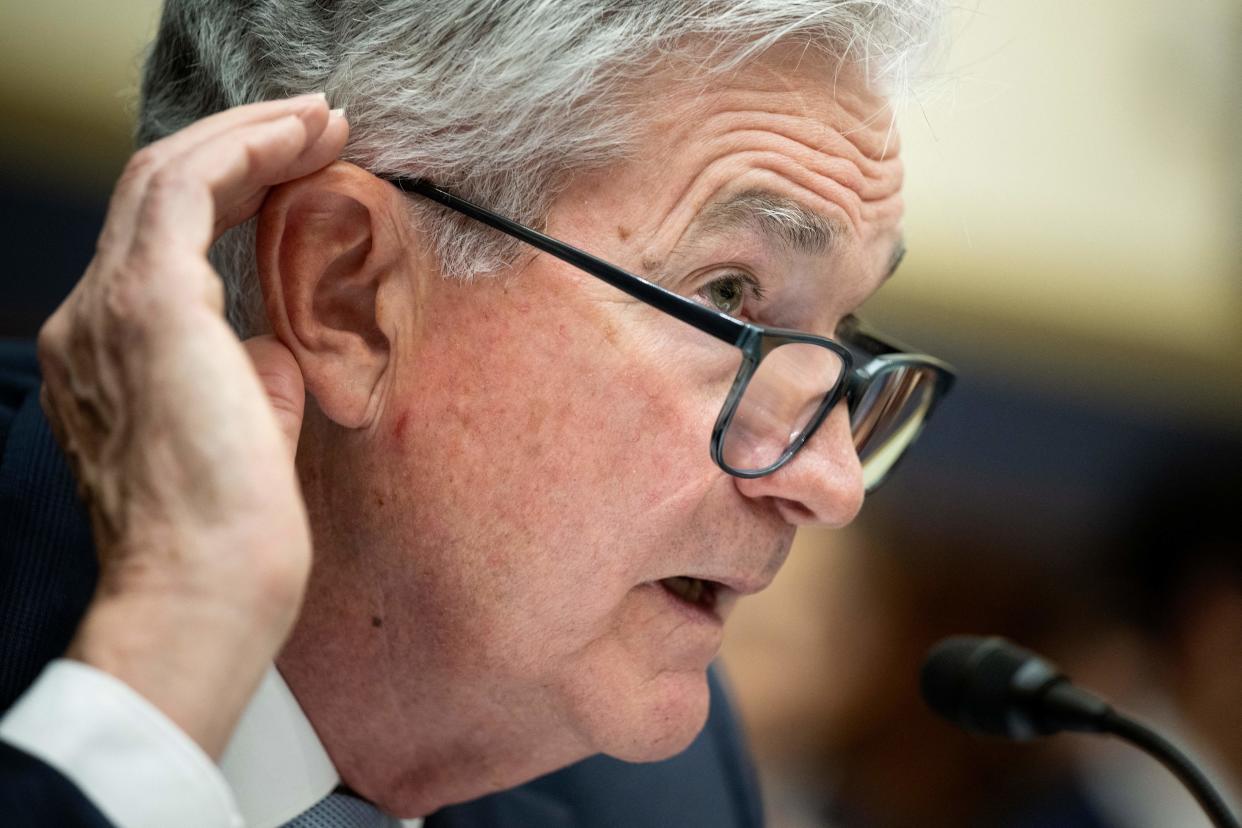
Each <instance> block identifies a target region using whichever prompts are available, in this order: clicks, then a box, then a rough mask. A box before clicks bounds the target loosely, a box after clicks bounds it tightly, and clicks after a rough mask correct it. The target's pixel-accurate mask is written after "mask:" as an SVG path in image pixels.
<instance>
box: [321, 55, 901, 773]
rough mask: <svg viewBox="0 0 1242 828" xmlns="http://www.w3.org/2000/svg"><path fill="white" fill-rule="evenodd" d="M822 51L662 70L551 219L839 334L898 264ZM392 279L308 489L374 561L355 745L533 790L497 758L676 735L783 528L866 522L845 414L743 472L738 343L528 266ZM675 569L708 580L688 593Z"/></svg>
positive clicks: (866, 135) (886, 150) (878, 189)
mask: <svg viewBox="0 0 1242 828" xmlns="http://www.w3.org/2000/svg"><path fill="white" fill-rule="evenodd" d="M836 68H837V67H836V66H835V64H833V65H829V64H826V63H821V62H819V61H817V60H815V59H813V58H811V57H810V56H807V55H803V54H802V52H801V50H791V51H788V52H776V53H773V54H772V55H771V56H770V57H768V58H766V59H765V60H764V61H763V62H762V63H759V64H756V65H752V66H750V67H749V68H747V69H746V70H744V71H742V72H740V73H738V74H737V75H736V76H734V77H732V78H730V79H728V80H727V81H724V82H718V83H716V84H714V85H713V87H712V88H711V89H710V90H709V91H708V92H707V93H702V92H700V91H696V90H691V91H679V90H678V88H677V87H676V86H675V85H674V84H672V83H668V84H665V85H662V86H659V87H658V88H653V89H652V90H651V93H650V94H649V95H647V96H645V97H644V99H645V100H648V101H650V102H651V109H652V111H653V113H657V112H658V113H660V114H658V115H657V116H656V123H655V124H654V126H653V128H652V129H651V131H650V132H649V133H648V134H647V135H646V137H645V138H644V140H643V141H642V143H641V144H640V146H639V149H638V151H637V152H636V153H635V154H634V156H633V157H632V159H631V160H629V161H627V162H626V163H623V164H618V165H614V166H612V167H609V168H608V169H606V170H603V171H600V172H598V173H595V174H590V175H585V176H581V177H579V178H577V179H575V180H574V181H573V182H572V183H571V185H570V186H569V188H568V189H567V190H565V191H564V192H563V193H562V194H561V195H560V196H559V198H558V199H557V201H556V203H555V205H554V208H553V210H552V212H551V215H550V217H549V221H548V224H547V228H546V230H547V232H548V233H549V234H550V235H552V236H555V237H557V238H560V239H563V240H565V241H567V242H569V243H570V244H573V245H575V246H578V247H580V248H583V249H585V250H588V251H590V252H592V253H594V254H596V255H598V256H600V257H602V258H604V259H606V260H609V261H611V262H613V263H615V264H617V265H619V266H621V267H623V268H626V269H627V270H630V271H631V272H635V273H638V274H641V275H646V276H648V277H650V278H653V279H656V280H658V281H660V282H661V283H663V284H664V285H665V286H666V287H668V288H670V289H672V290H674V291H676V292H678V293H681V294H682V295H685V296H688V297H692V298H694V299H696V300H698V301H702V302H704V303H708V304H714V305H716V306H717V307H724V308H725V309H728V310H730V311H733V312H736V313H737V314H738V315H741V316H744V317H747V318H750V319H753V320H755V321H759V322H762V323H766V324H771V325H777V326H781V327H789V328H798V329H802V330H806V331H811V332H814V333H818V334H823V335H827V336H831V335H833V332H834V330H835V328H836V326H837V324H838V323H839V322H840V320H841V319H842V318H843V317H844V316H845V315H847V314H849V313H851V312H853V311H855V310H856V309H857V308H858V306H859V305H860V304H861V303H862V302H863V301H864V300H865V299H866V298H867V297H868V296H869V295H870V294H871V293H873V292H874V291H875V290H876V288H877V287H878V286H879V284H880V283H881V281H882V280H883V278H884V276H885V275H886V273H887V272H888V269H889V265H890V263H891V260H892V257H893V254H894V249H895V247H896V246H897V245H898V243H899V222H900V216H901V202H900V198H899V195H898V192H899V188H900V183H901V166H900V163H899V162H898V160H897V159H896V137H895V135H894V134H893V132H892V130H891V119H890V116H889V114H888V111H887V109H885V108H884V105H883V102H882V101H881V100H880V99H877V98H874V97H871V96H869V95H865V94H862V93H861V92H860V90H859V87H858V86H857V85H855V84H853V83H851V82H850V81H849V79H848V77H847V76H846V75H845V74H840V75H838V74H837V73H836ZM780 200H788V201H790V202H792V203H793V204H794V205H796V206H797V207H799V208H801V209H802V210H805V211H809V212H811V213H814V214H817V215H819V216H820V217H822V219H823V221H824V223H826V224H828V225H830V226H831V227H832V228H833V229H834V233H833V238H832V241H831V244H828V245H822V244H821V245H818V246H816V245H803V246H798V245H794V244H790V243H789V242H788V240H787V239H786V240H783V239H781V238H779V237H778V236H777V235H776V234H773V233H769V232H766V231H765V230H764V227H765V225H764V224H763V222H761V221H756V220H753V209H755V206H756V205H762V204H765V203H771V204H775V205H777V206H778V207H779V206H780ZM748 211H750V213H748ZM409 282H410V284H409V292H410V295H411V296H412V297H417V298H416V299H411V303H410V305H411V307H415V306H416V307H417V312H416V313H411V314H410V315H409V320H408V323H403V322H398V323H397V331H398V333H397V335H396V336H395V337H394V338H393V342H392V350H391V368H390V370H389V377H388V379H387V383H388V384H387V386H386V387H385V388H384V391H383V396H382V399H381V401H380V406H381V410H380V413H379V416H378V418H377V420H376V425H375V427H373V428H372V429H370V430H369V431H368V433H367V434H366V435H365V437H363V438H358V439H357V440H356V442H355V443H354V444H353V445H352V446H351V451H353V452H354V453H355V454H356V455H357V456H360V457H364V458H365V460H362V461H358V462H356V463H355V464H354V466H353V467H352V468H353V469H354V472H353V473H352V474H353V480H352V482H351V483H346V482H342V484H341V486H340V487H339V492H340V495H339V501H338V502H335V503H331V504H327V506H326V507H325V508H330V509H333V510H334V514H335V515H336V517H333V518H332V519H331V522H332V523H333V525H334V526H335V530H334V531H336V532H337V534H338V535H340V536H344V537H348V538H349V539H350V543H351V544H352V545H353V547H354V550H355V554H356V555H357V556H358V561H359V566H365V567H366V572H368V573H369V574H368V579H369V580H368V583H370V585H371V588H370V589H369V591H368V593H367V594H366V595H365V596H364V598H363V600H364V602H365V606H364V607H362V608H354V609H351V610H348V611H347V610H342V617H344V616H345V615H347V614H349V613H353V614H355V615H360V616H362V617H364V618H365V621H364V622H360V623H364V624H365V625H366V626H369V627H370V629H369V630H368V635H369V638H368V642H369V643H368V644H367V645H366V647H367V648H370V649H371V650H372V651H373V654H374V658H373V659H372V661H373V662H377V663H378V664H380V665H382V666H376V667H375V668H374V669H373V670H371V671H369V672H370V674H369V675H367V676H366V677H365V678H360V679H359V680H360V681H362V680H365V681H368V682H372V683H373V684H374V687H375V689H374V690H373V692H372V694H371V695H372V696H373V697H374V706H375V707H376V710H375V711H374V715H373V716H370V717H368V718H369V719H370V720H371V721H375V722H382V723H383V724H382V726H378V725H377V726H376V727H375V728H374V732H373V733H372V734H371V736H372V743H373V744H385V745H387V746H388V748H390V749H388V748H386V749H384V750H380V751H376V752H377V753H383V754H384V755H385V761H386V762H388V763H390V766H391V767H401V766H409V767H414V766H417V767H418V768H420V770H419V771H418V772H419V773H424V774H425V773H427V772H429V771H427V768H428V767H429V766H430V765H433V764H434V763H435V761H436V757H428V756H425V755H420V745H422V746H426V745H429V744H437V745H443V746H444V747H442V748H441V751H442V754H443V756H447V755H449V754H451V753H452V752H453V751H458V752H463V753H465V752H470V751H471V750H474V751H475V752H476V753H479V754H480V755H481V757H482V758H481V759H479V760H478V767H477V771H478V774H479V776H480V777H481V778H483V779H487V780H491V781H493V782H494V783H495V784H496V785H503V784H512V783H514V782H516V781H519V779H520V778H525V777H524V776H522V774H518V776H517V778H514V774H513V773H512V772H511V770H510V768H511V767H513V766H514V765H515V764H522V763H525V764H524V765H523V770H524V771H528V772H527V773H525V776H529V775H530V774H531V773H537V772H541V771H543V770H547V769H550V768H552V767H556V766H559V765H563V764H566V763H568V762H570V761H573V760H574V759H576V758H578V757H581V756H584V755H587V754H591V753H595V752H606V753H609V754H612V755H615V756H618V757H621V758H625V759H630V760H652V759H658V758H662V757H666V756H668V755H671V754H672V753H674V752H676V751H678V750H680V749H681V748H683V747H685V746H686V745H687V744H688V743H689V741H690V740H691V739H692V738H693V737H694V735H695V734H696V733H697V732H698V731H699V729H700V727H701V726H702V723H703V721H704V719H705V717H706V714H707V705H708V693H707V687H706V682H705V669H706V668H707V666H708V664H709V663H710V662H711V660H712V659H713V657H714V656H715V655H716V652H717V650H718V648H719V646H720V644H721V637H722V634H723V620H724V617H725V616H726V615H727V614H728V611H729V608H730V606H731V605H732V603H733V602H734V600H735V599H736V597H737V595H738V594H739V593H747V592H753V591H756V590H759V589H762V588H763V587H764V586H765V585H766V584H767V583H768V582H769V581H770V580H771V578H772V577H773V576H774V574H775V573H776V570H777V569H778V568H779V567H780V565H781V563H782V561H783V559H784V557H785V554H786V552H787V551H788V548H789V545H790V542H791V540H792V536H793V532H794V529H795V526H796V525H798V524H804V523H819V524H826V525H831V526H839V525H842V524H845V523H847V522H848V521H850V520H851V519H852V518H853V517H854V515H855V513H856V512H857V511H858V508H859V506H860V504H861V501H862V479H861V471H860V468H859V465H858V461H857V458H856V457H855V454H854V451H853V448H852V444H851V441H850V437H849V429H848V422H847V416H846V413H845V411H844V406H838V408H837V410H835V411H834V412H833V413H832V414H831V416H830V418H829V420H828V421H827V422H826V423H825V424H824V426H823V427H822V428H821V430H820V431H819V432H818V433H817V434H816V436H815V437H814V438H813V439H812V440H811V441H810V442H809V443H808V444H807V446H806V447H805V448H804V450H803V451H802V453H801V454H799V455H798V456H797V457H796V458H795V459H794V460H793V461H792V462H791V463H790V464H788V465H787V466H785V467H784V468H782V469H781V470H780V471H778V472H777V473H775V474H773V475H770V476H768V477H764V478H760V479H755V480H741V479H736V478H733V477H729V476H727V475H725V474H724V473H723V472H722V471H721V470H720V469H719V468H718V467H717V466H716V465H715V464H714V463H713V462H712V460H711V457H710V456H709V441H710V435H711V429H712V425H713V423H714V421H715V419H716V416H717V414H718V413H719V410H720V407H721V405H722V403H723V402H724V400H725V396H726V394H727V392H728V389H729V386H730V384H731V382H732V380H733V376H734V373H735V371H736V368H737V364H738V352H737V350H736V349H734V348H731V347H728V346H725V345H723V344H722V343H720V342H718V341H716V340H714V339H712V338H711V337H709V336H707V335H706V334H704V333H702V332H700V331H698V330H696V329H694V328H691V327H689V326H687V325H685V324H683V323H681V322H679V321H677V320H675V319H673V318H671V317H669V316H667V315H665V314H663V313H661V312H659V311H656V310H654V309H652V308H650V307H648V306H645V305H643V304H641V303H638V302H636V301H635V300H633V299H630V298H629V297H628V296H626V295H624V294H622V293H621V292H619V291H617V290H615V289H614V288H611V287H609V286H608V285H606V284H604V283H602V282H599V281H598V280H596V279H594V278H593V277H590V276H588V275H586V274H584V273H582V272H580V271H578V270H576V269H575V268H573V267H571V266H569V265H566V264H563V263H561V262H559V261H557V260H555V259H553V258H551V257H548V256H544V255H538V256H536V255H534V254H530V255H523V257H522V258H520V259H519V261H518V263H517V265H515V267H514V268H513V269H512V272H510V273H507V274H504V275H502V276H500V277H497V278H489V279H480V280H477V281H475V282H473V283H470V284H463V283H460V282H454V281H448V280H442V279H428V278H427V277H426V276H425V275H418V274H415V273H413V272H412V273H411V275H410V277H409ZM751 282H754V283H757V284H758V285H759V286H760V287H761V289H762V292H763V297H762V299H759V298H758V296H757V295H756V294H754V292H753V291H752V290H751V288H749V287H748V284H749V283H751ZM743 297H744V298H743ZM739 299H740V301H741V305H740V307H738V306H737V305H732V304H730V303H734V302H737V301H739ZM673 578H693V579H701V580H704V581H709V582H711V584H713V585H714V586H713V585H709V586H708V588H707V589H706V590H705V591H704V595H705V596H706V597H705V599H704V600H701V601H699V602H695V601H692V600H687V599H686V598H685V597H679V596H678V595H676V594H675V591H674V590H672V589H669V588H668V586H670V585H672V586H675V585H677V584H681V585H682V586H684V585H685V584H686V583H687V582H686V581H680V582H678V581H674V582H671V584H670V582H669V581H667V579H673ZM692 589H697V587H692ZM713 599H714V601H713ZM367 622H369V623H367ZM342 623H353V622H352V621H350V622H342ZM381 711H382V712H381ZM463 725H464V726H463ZM334 758H337V759H338V761H339V757H335V756H334ZM355 758H357V757H355ZM411 775H414V771H411ZM476 781H477V780H476Z"/></svg>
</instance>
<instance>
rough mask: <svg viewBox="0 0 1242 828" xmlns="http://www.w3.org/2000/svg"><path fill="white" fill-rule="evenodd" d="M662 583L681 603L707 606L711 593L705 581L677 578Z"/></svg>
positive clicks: (666, 579)
mask: <svg viewBox="0 0 1242 828" xmlns="http://www.w3.org/2000/svg"><path fill="white" fill-rule="evenodd" d="M662 583H663V584H664V586H665V587H666V588H667V589H668V590H669V591H670V592H672V593H673V594H674V595H676V596H677V597H679V598H681V599H682V600H683V601H689V602H690V603H691V604H704V605H705V604H708V603H710V600H709V599H710V598H711V597H712V595H713V593H712V590H711V587H710V586H708V584H707V582H706V581H703V580H701V579H699V578H686V577H683V576H678V577H676V578H665V579H664V580H663V581H662Z"/></svg>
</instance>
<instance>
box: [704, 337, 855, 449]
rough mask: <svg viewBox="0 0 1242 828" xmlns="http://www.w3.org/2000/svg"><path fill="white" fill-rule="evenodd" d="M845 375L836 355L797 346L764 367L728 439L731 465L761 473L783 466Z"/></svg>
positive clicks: (782, 349)
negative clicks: (783, 458) (793, 445)
mask: <svg viewBox="0 0 1242 828" xmlns="http://www.w3.org/2000/svg"><path fill="white" fill-rule="evenodd" d="M843 370H844V363H843V362H842V361H841V357H840V356H839V355H837V353H836V352H835V351H831V350H829V349H827V348H824V347H822V346H820V345H811V344H807V343H801V342H791V343H786V344H784V345H779V346H777V347H776V348H774V349H773V350H772V351H771V352H770V353H768V355H767V356H766V357H765V358H764V359H763V360H762V361H761V362H760V363H759V367H758V368H757V369H756V370H755V373H754V375H753V376H752V377H751V378H750V382H749V383H748V384H747V386H746V390H745V391H744V392H743V394H742V398H741V399H740V400H739V401H738V404H737V410H736V411H735V412H734V415H733V421H732V422H731V423H730V424H729V427H728V429H726V430H725V433H724V435H723V444H722V446H721V448H722V455H723V458H724V461H725V463H727V464H728V465H729V466H730V467H732V468H734V469H736V470H738V471H759V470H761V469H765V468H767V467H769V466H771V465H772V464H773V463H775V462H776V461H778V460H780V458H781V455H782V454H784V453H785V450H786V449H787V448H789V446H790V444H791V443H792V442H793V441H794V440H796V439H797V438H798V435H800V434H801V433H802V430H803V429H804V428H806V426H807V424H808V423H809V422H810V421H811V419H812V418H813V417H814V416H815V414H816V412H817V411H818V410H819V407H820V405H821V404H822V403H823V401H824V397H825V395H827V394H828V393H829V392H830V391H831V390H832V388H833V387H834V386H835V385H836V384H837V380H838V379H839V378H840V376H841V372H842V371H843Z"/></svg>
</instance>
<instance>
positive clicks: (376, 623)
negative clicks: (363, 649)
mask: <svg viewBox="0 0 1242 828" xmlns="http://www.w3.org/2000/svg"><path fill="white" fill-rule="evenodd" d="M371 626H372V627H382V626H384V619H382V618H380V617H379V616H378V615H372V616H371Z"/></svg>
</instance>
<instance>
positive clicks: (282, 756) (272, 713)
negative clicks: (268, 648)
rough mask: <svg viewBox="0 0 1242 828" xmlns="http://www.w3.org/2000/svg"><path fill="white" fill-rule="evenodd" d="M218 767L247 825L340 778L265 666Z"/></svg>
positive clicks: (264, 824)
mask: <svg viewBox="0 0 1242 828" xmlns="http://www.w3.org/2000/svg"><path fill="white" fill-rule="evenodd" d="M220 770H221V771H222V772H223V773H224V778H225V779H226V780H228V783H229V787H231V788H232V789H233V795H234V796H235V797H236V799H237V806H238V808H239V809H240V810H241V814H242V819H243V820H244V821H245V824H246V828H277V826H280V825H283V824H285V823H286V822H288V821H289V820H291V819H293V818H294V817H295V816H297V815H298V814H300V813H302V812H303V811H305V810H306V809H307V808H310V807H311V806H312V805H314V804H316V803H317V802H319V800H321V799H323V798H324V797H325V796H327V795H328V794H330V793H332V790H333V789H334V788H336V786H337V785H339V784H340V783H341V777H340V774H338V773H337V772H336V768H335V767H334V766H333V764H332V760H331V759H329V758H328V751H327V750H325V749H324V746H323V743H322V742H320V741H319V736H318V735H317V734H316V733H315V729H314V727H312V726H311V723H310V720H309V719H307V718H306V714H305V713H303V712H302V707H301V705H299V704H298V700H297V699H296V698H294V697H293V692H292V691H290V690H289V685H287V684H285V680H284V679H283V678H281V675H280V673H279V672H278V671H277V670H276V667H275V666H272V667H270V668H268V671H267V675H265V676H264V677H263V681H262V683H261V684H260V685H259V689H258V690H257V691H255V694H254V698H252V699H251V700H250V705H249V706H248V707H247V708H246V710H245V712H244V713H242V717H241V721H239V722H238V724H237V729H236V730H235V731H233V738H232V740H231V741H230V742H229V744H228V747H227V748H225V750H224V755H223V756H222V757H221V758H220ZM390 820H391V822H392V825H393V826H401V828H421V826H422V824H423V821H422V819H404V820H398V819H396V818H395V817H390Z"/></svg>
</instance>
